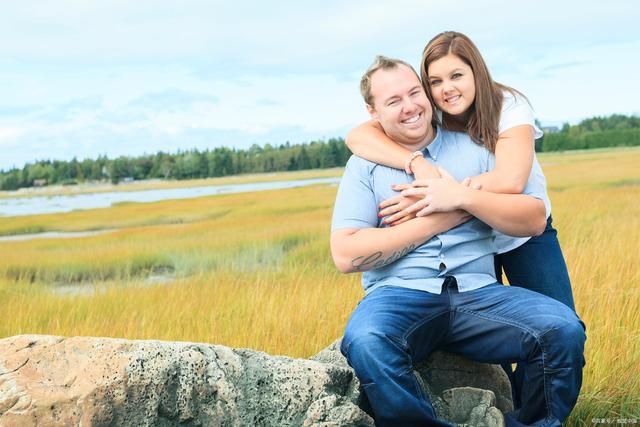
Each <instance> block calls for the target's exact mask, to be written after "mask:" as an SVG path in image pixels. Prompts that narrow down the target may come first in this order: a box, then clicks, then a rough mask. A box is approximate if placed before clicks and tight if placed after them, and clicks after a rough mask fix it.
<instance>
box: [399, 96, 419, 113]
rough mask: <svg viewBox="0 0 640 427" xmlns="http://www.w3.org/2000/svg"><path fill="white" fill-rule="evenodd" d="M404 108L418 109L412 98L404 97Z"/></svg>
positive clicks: (409, 109) (407, 109)
mask: <svg viewBox="0 0 640 427" xmlns="http://www.w3.org/2000/svg"><path fill="white" fill-rule="evenodd" d="M402 109H403V110H404V111H413V110H415V109H416V104H415V103H414V102H413V100H412V99H411V98H408V97H407V98H404V99H403V101H402Z"/></svg>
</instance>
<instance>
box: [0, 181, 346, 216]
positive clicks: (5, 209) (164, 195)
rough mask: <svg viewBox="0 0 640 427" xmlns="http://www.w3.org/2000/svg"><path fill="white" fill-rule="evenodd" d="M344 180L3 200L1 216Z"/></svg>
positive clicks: (1, 202)
mask: <svg viewBox="0 0 640 427" xmlns="http://www.w3.org/2000/svg"><path fill="white" fill-rule="evenodd" d="M338 182H340V178H315V179H303V180H294V181H274V182H260V183H251V184H232V185H211V186H207V187H190V188H171V189H160V190H143V191H113V192H107V193H91V194H77V195H69V196H37V197H17V198H6V199H0V216H24V215H38V214H48V213H61V212H71V211H74V210H81V209H97V208H108V207H111V206H113V205H114V204H116V203H123V202H138V203H150V202H158V201H161V200H172V199H190V198H193V197H202V196H212V195H216V194H229V193H247V192H251V191H261V190H277V189H284V188H294V187H303V186H306V185H312V184H337V183H338Z"/></svg>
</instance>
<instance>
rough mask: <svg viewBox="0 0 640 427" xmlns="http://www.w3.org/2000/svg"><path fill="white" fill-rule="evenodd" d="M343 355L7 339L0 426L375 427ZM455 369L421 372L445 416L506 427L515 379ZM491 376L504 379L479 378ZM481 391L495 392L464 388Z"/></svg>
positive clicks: (2, 350) (446, 364) (446, 362)
mask: <svg viewBox="0 0 640 427" xmlns="http://www.w3.org/2000/svg"><path fill="white" fill-rule="evenodd" d="M338 345H339V343H338V342H336V343H334V344H332V345H331V346H329V347H328V348H327V349H325V350H323V351H322V352H321V353H319V354H318V355H316V356H314V357H313V358H312V360H304V359H292V358H288V357H281V356H270V355H268V354H265V353H262V352H258V351H254V350H248V349H231V348H228V347H224V346H218V345H208V344H195V343H182V342H163V341H129V340H120V339H110V338H83V337H76V338H62V337H52V336H38V335H22V336H16V337H10V338H5V339H2V340H0V426H11V427H13V426H32V425H33V426H35V425H83V426H103V425H113V426H120V425H137V426H145V425H149V426H151V425H153V426H173V425H193V426H196V425H198V426H278V427H279V426H374V423H373V420H372V419H371V417H370V416H369V415H367V413H366V410H367V405H366V399H364V396H363V395H361V394H360V391H359V383H358V380H357V378H356V377H355V375H354V373H353V371H352V370H351V368H349V366H348V365H347V364H346V361H345V360H344V358H343V357H342V355H341V354H340V353H339V351H338ZM451 360H456V358H455V357H454V356H452V355H448V354H447V355H445V354H437V355H435V356H434V357H432V359H430V361H427V362H425V363H424V364H422V365H421V366H420V372H421V376H422V377H423V378H424V379H425V381H426V384H425V388H426V389H427V390H428V392H429V393H430V394H431V396H432V399H434V404H436V407H437V410H438V414H439V416H441V417H443V418H447V419H449V420H452V421H454V422H457V423H465V422H466V423H469V422H470V421H473V424H470V425H478V426H484V425H486V426H500V425H503V424H501V423H502V422H503V421H502V416H501V414H500V411H498V410H497V409H496V406H497V407H498V408H500V409H502V410H505V409H508V407H506V406H505V405H508V404H510V401H509V399H508V395H504V390H505V388H506V390H508V381H507V380H506V376H504V374H502V375H503V377H500V375H499V373H501V370H500V369H499V368H496V367H491V366H490V365H478V364H474V363H471V362H468V361H465V360H464V359H460V360H459V361H458V362H455V363H453V364H452V362H451ZM434 363H435V365H434ZM438 363H440V365H437V364H438ZM487 366H488V369H490V370H492V372H493V374H495V378H492V377H491V376H486V375H485V376H484V377H483V378H481V379H477V378H475V376H476V375H477V373H478V372H480V371H482V370H483V369H485V368H487ZM445 368H446V369H453V371H450V374H451V378H452V379H453V380H452V382H450V383H447V381H446V379H445V378H446V376H447V374H446V370H445ZM466 374H469V375H472V376H474V378H472V379H469V378H467V379H466V380H465V379H464V376H465V375H466ZM493 374H492V375H493ZM483 375H484V374H483ZM430 381H431V382H430ZM478 384H482V388H483V389H487V390H488V391H487V390H479V389H477V388H464V387H465V386H470V385H471V386H474V385H476V386H477V385H478ZM501 402H502V403H501Z"/></svg>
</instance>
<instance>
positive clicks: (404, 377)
mask: <svg viewBox="0 0 640 427" xmlns="http://www.w3.org/2000/svg"><path fill="white" fill-rule="evenodd" d="M361 89H362V92H363V96H364V98H365V100H369V102H368V105H367V109H368V110H369V113H370V114H371V116H372V117H373V118H374V119H377V120H378V121H379V122H380V124H381V126H382V127H383V128H384V130H385V132H386V133H387V134H388V135H389V136H390V137H391V138H393V139H394V140H395V141H398V142H399V143H401V144H403V145H404V146H405V147H407V148H409V149H410V150H412V151H415V150H422V151H423V154H424V155H425V157H427V158H428V159H430V160H431V161H433V162H434V163H435V164H436V165H438V166H440V167H442V168H444V169H441V174H443V178H440V179H434V180H428V182H426V190H421V191H422V193H423V194H426V197H427V198H428V201H429V210H430V211H432V212H434V213H432V214H430V215H427V216H426V217H419V218H415V219H412V220H411V221H407V222H405V223H402V224H400V225H397V226H394V227H386V228H382V223H381V221H380V218H378V215H377V213H378V205H379V203H380V202H381V201H383V200H386V199H388V198H390V197H393V196H394V195H395V193H394V192H393V190H392V188H391V186H392V185H393V184H397V183H408V182H410V181H411V178H410V176H409V175H407V174H406V173H405V172H403V171H399V170H395V169H391V168H387V167H384V166H381V165H376V164H374V163H371V162H368V161H366V160H364V159H362V158H359V157H356V156H352V157H351V159H350V160H349V162H348V163H347V167H346V169H345V173H344V176H343V178H342V181H341V183H340V189H339V191H338V195H337V198H336V204H335V209H334V217H333V223H332V234H331V252H332V256H333V259H334V262H335V264H336V266H337V267H338V269H340V271H342V272H345V273H348V272H355V271H364V273H363V276H362V283H363V286H364V288H365V292H366V296H365V298H364V299H363V300H362V301H361V302H360V304H359V305H358V307H357V308H356V310H355V311H354V313H353V314H352V316H351V318H350V320H349V322H348V324H347V328H346V331H345V335H344V338H343V341H342V347H341V350H342V352H343V354H344V355H345V356H346V357H347V360H348V362H349V364H350V365H351V366H352V367H353V368H354V370H355V371H356V374H357V375H358V378H359V379H360V381H361V383H362V387H363V390H364V392H365V393H366V395H367V397H368V399H369V402H370V403H371V407H372V409H373V412H374V417H375V419H376V422H377V424H378V425H379V426H424V425H448V424H447V423H445V422H443V421H439V420H437V419H436V416H435V413H434V411H433V408H432V406H431V403H430V402H429V400H428V398H427V397H426V395H425V394H424V392H423V390H422V389H421V387H420V384H419V382H418V380H417V379H416V377H415V375H414V372H413V364H414V363H415V362H416V361H419V360H421V359H424V358H426V357H427V356H428V355H429V353H431V352H432V351H434V350H436V349H444V350H447V351H450V352H453V353H458V354H461V355H463V356H466V357H468V358H470V359H473V360H477V361H481V362H490V363H512V362H518V363H519V364H522V365H523V366H524V372H525V377H526V380H525V383H524V385H523V386H522V390H521V396H522V407H521V408H520V409H519V410H518V411H517V412H514V413H511V414H507V417H506V420H507V423H508V424H509V425H533V424H536V425H554V426H559V425H560V423H561V421H562V420H563V419H564V418H566V417H567V415H568V414H569V413H570V412H571V409H572V408H573V406H574V405H575V402H576V400H577V397H578V393H579V390H580V384H581V381H582V366H583V364H584V361H583V356H582V354H583V349H584V340H585V335H584V328H583V325H582V323H581V322H580V320H579V319H578V318H577V316H576V315H575V313H574V312H573V311H572V310H570V309H569V308H567V307H566V306H564V305H563V304H561V303H559V302H557V301H555V300H552V299H551V298H548V297H545V296H543V295H540V294H537V293H535V292H531V291H528V290H526V289H522V288H516V287H509V286H502V285H500V284H498V283H496V279H495V273H494V268H493V245H492V238H491V227H493V228H495V229H497V230H499V231H502V232H504V233H506V234H510V235H515V236H525V235H534V234H539V233H541V232H542V230H543V229H544V225H545V219H546V212H545V205H544V203H543V201H542V200H541V199H542V198H543V195H544V188H537V187H540V186H536V184H535V182H530V183H529V184H528V185H527V188H526V189H525V191H524V194H493V193H488V192H482V191H479V190H475V189H471V188H468V187H465V186H464V185H462V184H459V183H458V182H457V181H456V179H457V180H462V179H464V178H465V177H468V176H474V175H478V174H480V173H482V172H486V171H487V170H489V169H491V167H492V166H493V162H494V159H493V156H492V155H491V154H489V152H488V151H486V150H485V149H484V148H483V147H481V146H479V145H477V144H475V143H473V142H472V141H471V139H470V138H469V137H468V136H467V135H466V134H462V133H457V132H448V131H446V130H443V129H434V127H433V126H432V124H431V117H432V110H431V106H430V104H429V101H428V99H427V97H426V95H425V93H424V90H423V88H422V85H421V83H420V80H419V78H418V76H417V74H416V73H415V71H414V70H413V69H412V68H411V66H409V65H408V64H406V63H404V62H402V61H398V60H392V59H389V58H384V57H378V58H377V59H376V61H375V62H374V64H373V65H372V66H371V67H370V68H369V70H368V71H367V72H366V73H365V75H364V76H363V78H362V82H361ZM447 171H448V172H449V173H451V175H452V176H451V175H449V173H447ZM469 214H470V215H472V216H473V218H472V219H469V216H468V215H469Z"/></svg>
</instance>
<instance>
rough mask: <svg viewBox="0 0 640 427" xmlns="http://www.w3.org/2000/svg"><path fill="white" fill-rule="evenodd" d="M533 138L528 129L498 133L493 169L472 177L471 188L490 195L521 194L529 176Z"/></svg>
mask: <svg viewBox="0 0 640 427" xmlns="http://www.w3.org/2000/svg"><path fill="white" fill-rule="evenodd" d="M533 138H534V130H533V127H532V126H531V125H521V126H515V127H513V128H511V129H507V130H506V131H504V132H503V133H501V134H500V135H499V137H498V142H497V143H496V153H495V154H496V167H495V168H494V169H493V170H491V171H489V172H485V173H483V174H481V175H478V176H474V177H472V178H471V186H472V187H474V186H475V187H477V186H480V187H481V188H482V189H483V190H484V191H490V192H492V193H509V194H520V193H522V191H523V190H524V187H525V186H526V185H527V181H528V180H529V174H531V165H532V164H533V154H534V147H535V144H534V139H533Z"/></svg>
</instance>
